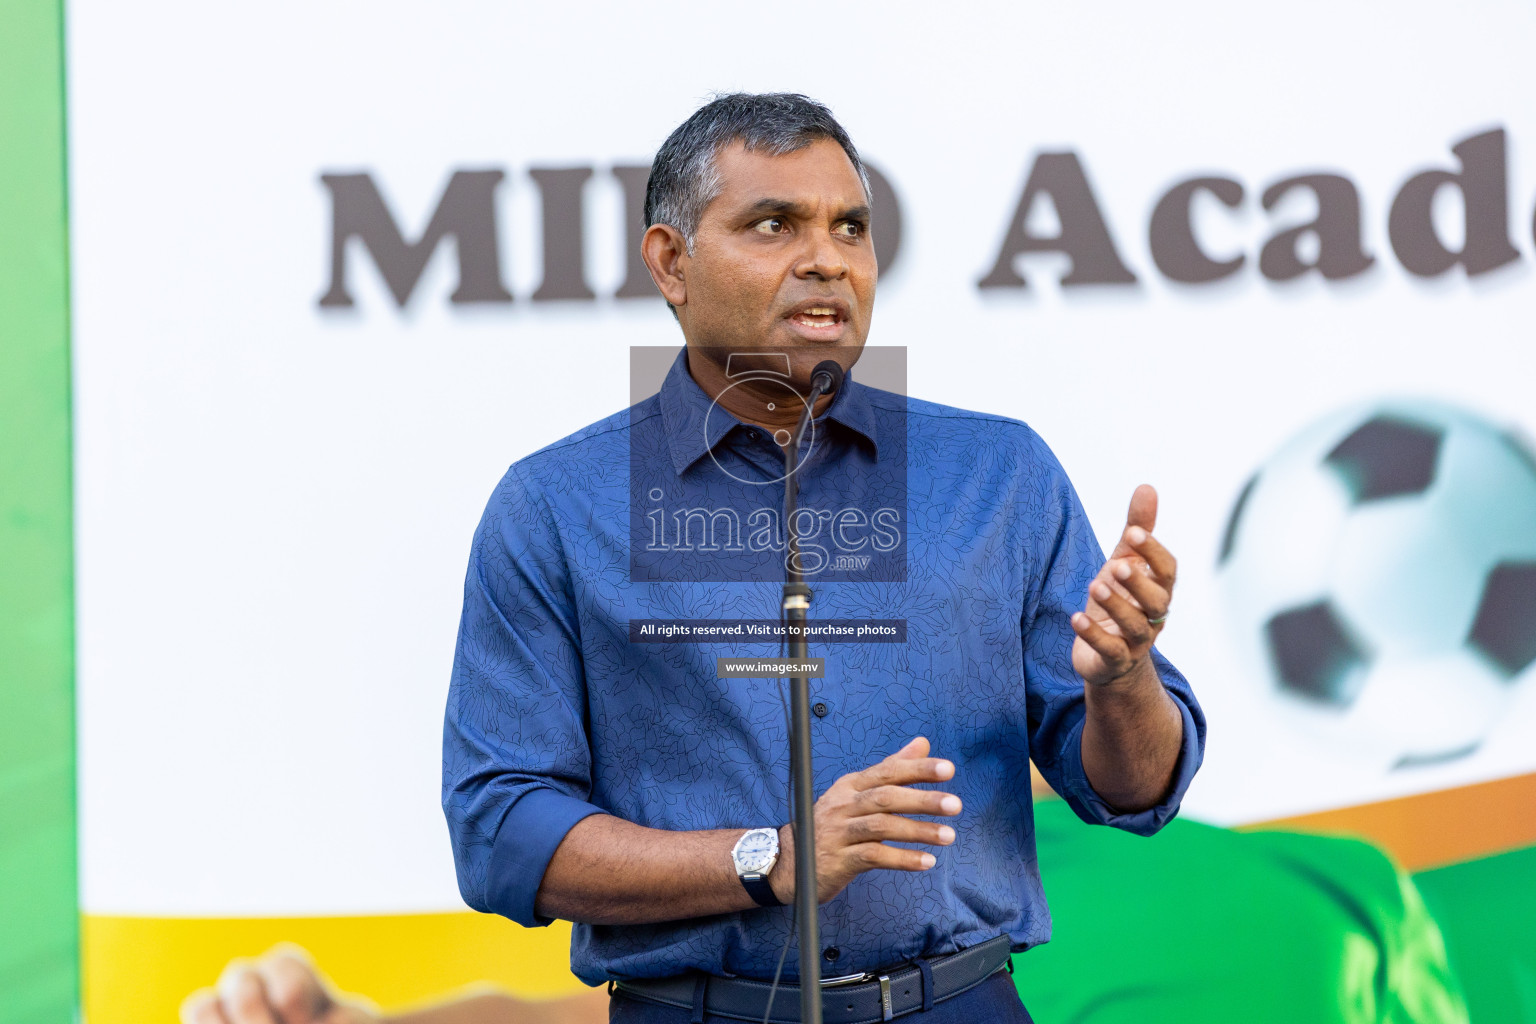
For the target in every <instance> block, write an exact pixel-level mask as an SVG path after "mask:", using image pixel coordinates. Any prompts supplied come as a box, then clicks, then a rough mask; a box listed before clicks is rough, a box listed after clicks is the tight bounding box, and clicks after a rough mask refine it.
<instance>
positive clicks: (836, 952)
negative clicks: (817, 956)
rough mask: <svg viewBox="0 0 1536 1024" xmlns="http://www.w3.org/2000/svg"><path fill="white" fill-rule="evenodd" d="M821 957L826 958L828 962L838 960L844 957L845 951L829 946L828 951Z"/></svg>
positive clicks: (822, 952)
mask: <svg viewBox="0 0 1536 1024" xmlns="http://www.w3.org/2000/svg"><path fill="white" fill-rule="evenodd" d="M821 955H822V956H824V957H826V958H827V959H828V960H836V959H837V958H838V957H840V956H842V955H843V951H842V950H840V949H838V948H837V947H836V946H828V947H827V948H826V949H824V950H822V951H821Z"/></svg>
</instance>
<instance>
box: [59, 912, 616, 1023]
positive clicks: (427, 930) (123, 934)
mask: <svg viewBox="0 0 1536 1024" xmlns="http://www.w3.org/2000/svg"><path fill="white" fill-rule="evenodd" d="M81 925H82V928H81V951H80V952H81V969H82V973H83V977H82V979H81V980H82V984H83V987H84V1002H85V1019H86V1020H89V1021H90V1022H91V1024H143V1022H145V1021H167V1022H169V1021H174V1020H176V1019H177V1010H178V1008H179V1007H180V1006H181V1002H182V1000H183V999H185V998H186V997H187V996H188V995H189V994H191V993H192V992H194V991H196V990H198V989H200V988H205V987H207V986H210V985H212V984H213V983H214V982H215V981H217V980H218V977H219V973H220V972H221V971H222V970H223V969H224V967H225V965H226V964H228V963H229V961H230V959H231V958H233V957H252V956H258V955H260V954H261V953H264V952H266V951H267V950H268V949H270V948H272V947H273V946H274V945H276V944H277V943H280V942H292V943H296V944H297V945H299V946H302V947H304V949H306V950H308V951H309V953H310V954H311V955H312V956H313V957H314V959H315V963H316V965H317V966H318V967H319V968H320V970H321V971H323V972H324V973H325V974H327V975H329V977H330V979H331V981H332V982H334V983H335V985H336V987H337V988H338V989H340V990H341V991H343V992H349V993H359V994H361V995H363V996H366V997H367V998H369V999H371V1000H372V1001H373V1002H375V1003H377V1004H378V1005H379V1006H381V1007H383V1008H384V1009H398V1008H400V1007H404V1006H409V1005H412V1004H418V1003H422V1002H424V1001H429V1000H436V999H439V998H441V997H443V996H444V995H447V994H450V993H452V992H453V991H455V990H458V989H462V988H464V987H465V986H467V985H474V984H480V985H484V984H487V983H489V984H491V985H494V986H496V987H498V988H502V989H505V990H506V991H508V992H511V993H512V994H514V995H518V996H522V997H524V998H529V999H548V998H556V997H559V996H566V995H572V994H574V993H578V992H583V991H586V986H584V985H583V984H582V983H581V982H580V981H578V980H577V979H576V978H575V976H574V975H572V974H571V968H570V948H571V928H570V925H568V924H564V923H563V922H558V921H557V922H555V924H553V925H551V926H550V927H548V928H537V929H531V928H521V927H519V926H517V925H515V924H513V923H512V922H510V921H508V920H506V919H505V918H500V917H495V916H492V915H489V914H474V913H469V912H462V913H448V914H397V915H388V916H368V917H267V918H164V917H105V916H97V915H92V914H87V915H85V916H84V917H83V918H82V919H81Z"/></svg>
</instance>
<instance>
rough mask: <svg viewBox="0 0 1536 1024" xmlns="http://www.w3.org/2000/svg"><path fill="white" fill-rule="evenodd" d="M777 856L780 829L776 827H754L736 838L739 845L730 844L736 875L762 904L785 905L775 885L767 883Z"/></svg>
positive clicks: (750, 893)
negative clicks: (776, 894) (777, 894)
mask: <svg viewBox="0 0 1536 1024" xmlns="http://www.w3.org/2000/svg"><path fill="white" fill-rule="evenodd" d="M778 859H779V830H778V829H776V828H755V829H753V830H752V831H750V832H748V833H747V834H746V835H744V836H742V837H741V838H740V839H738V840H736V845H735V846H734V847H732V848H731V863H733V864H735V865H736V877H737V878H739V879H741V884H742V887H743V888H745V889H746V890H747V895H748V896H751V897H752V899H753V900H755V901H756V902H757V905H758V906H760V907H782V906H783V905H784V904H783V903H780V902H779V898H778V897H777V896H775V895H774V894H773V886H771V885H769V884H768V872H770V871H772V870H773V865H774V864H775V863H776V862H777V861H778Z"/></svg>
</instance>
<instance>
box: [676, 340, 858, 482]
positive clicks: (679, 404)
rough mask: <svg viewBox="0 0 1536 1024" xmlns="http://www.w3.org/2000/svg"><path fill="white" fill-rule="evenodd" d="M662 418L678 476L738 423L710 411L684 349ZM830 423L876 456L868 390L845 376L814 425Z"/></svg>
mask: <svg viewBox="0 0 1536 1024" xmlns="http://www.w3.org/2000/svg"><path fill="white" fill-rule="evenodd" d="M659 397H660V401H661V420H662V425H663V427H664V428H665V429H666V433H667V447H668V449H669V450H670V453H671V456H672V468H673V469H675V470H676V471H677V475H678V476H682V475H683V473H685V472H687V470H688V467H689V466H692V465H693V464H694V463H695V462H697V461H699V460H700V459H702V458H703V457H704V455H705V453H707V452H708V451H710V450H711V449H713V448H714V447H715V445H717V444H719V443H720V442H721V440H723V439H724V437H725V435H726V434H728V433H730V432H731V428H733V427H737V426H740V425H741V421H740V420H738V419H737V418H736V417H734V416H732V415H731V414H730V413H728V412H726V411H725V410H724V409H716V410H715V411H714V412H713V414H711V413H710V409H711V407H712V406H713V405H714V402H713V401H712V400H711V399H710V397H709V396H708V395H706V394H705V393H704V389H703V388H701V387H699V385H698V382H697V381H695V380H694V379H693V375H692V374H690V373H689V372H688V349H687V348H686V347H684V348H683V350H682V351H681V352H679V353H678V354H677V358H676V359H675V360H673V362H672V369H670V370H668V371H667V378H666V380H664V381H663V382H662V385H661V394H660V396H659ZM826 420H831V421H833V422H835V423H838V424H840V425H842V426H844V427H847V428H849V429H850V430H852V431H854V432H855V433H857V434H858V435H859V436H860V437H862V438H864V440H865V441H867V442H868V443H869V446H870V448H871V449H873V450H874V451H875V453H876V457H877V458H878V456H879V449H878V442H877V438H876V437H875V410H874V407H873V406H872V405H871V404H870V401H869V395H868V394H867V393H866V389H865V388H864V387H863V386H862V385H860V384H855V383H854V381H853V374H852V372H849V373H847V374H845V375H844V376H843V386H842V388H841V389H840V390H839V391H838V393H837V394H836V395H834V396H833V397H832V404H831V405H830V406H829V407H828V408H827V411H826V412H825V413H824V414H823V415H822V417H821V418H820V419H819V420H818V421H817V422H818V423H820V422H825V421H826Z"/></svg>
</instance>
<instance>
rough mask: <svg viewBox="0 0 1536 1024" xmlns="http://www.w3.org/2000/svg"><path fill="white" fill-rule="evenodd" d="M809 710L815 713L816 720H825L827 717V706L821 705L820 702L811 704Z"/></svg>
mask: <svg viewBox="0 0 1536 1024" xmlns="http://www.w3.org/2000/svg"><path fill="white" fill-rule="evenodd" d="M811 710H812V711H814V712H816V717H817V718H826V717H827V706H826V705H825V704H823V703H821V701H817V702H816V703H815V704H812V705H811Z"/></svg>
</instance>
